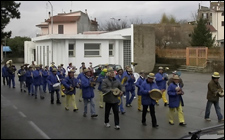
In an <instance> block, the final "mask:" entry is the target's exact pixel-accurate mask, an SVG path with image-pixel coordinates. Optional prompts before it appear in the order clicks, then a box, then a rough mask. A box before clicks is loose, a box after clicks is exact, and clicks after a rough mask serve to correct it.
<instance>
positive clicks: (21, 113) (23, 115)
mask: <svg viewBox="0 0 225 140" xmlns="http://www.w3.org/2000/svg"><path fill="white" fill-rule="evenodd" d="M18 113H19V114H20V115H21V116H22V117H24V118H26V117H27V116H26V115H25V114H23V112H21V111H19V112H18Z"/></svg>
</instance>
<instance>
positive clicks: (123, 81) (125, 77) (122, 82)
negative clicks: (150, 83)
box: [121, 76, 128, 85]
mask: <svg viewBox="0 0 225 140" xmlns="http://www.w3.org/2000/svg"><path fill="white" fill-rule="evenodd" d="M127 79H128V77H127V76H124V77H123V79H122V81H121V84H122V85H123V84H124V83H126V82H127Z"/></svg>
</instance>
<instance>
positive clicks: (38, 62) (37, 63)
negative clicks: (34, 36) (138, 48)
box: [37, 46, 39, 64]
mask: <svg viewBox="0 0 225 140" xmlns="http://www.w3.org/2000/svg"><path fill="white" fill-rule="evenodd" d="M38 58H39V57H38V46H37V64H39V61H38Z"/></svg>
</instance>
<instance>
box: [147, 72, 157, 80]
mask: <svg viewBox="0 0 225 140" xmlns="http://www.w3.org/2000/svg"><path fill="white" fill-rule="evenodd" d="M147 77H148V78H152V79H154V78H155V74H154V73H149V74H148V75H147Z"/></svg>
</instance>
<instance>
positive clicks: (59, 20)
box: [46, 16, 80, 23]
mask: <svg viewBox="0 0 225 140" xmlns="http://www.w3.org/2000/svg"><path fill="white" fill-rule="evenodd" d="M79 19H80V16H53V22H54V23H64V22H76V21H78V20H79ZM46 22H49V23H51V18H50V19H47V20H46Z"/></svg>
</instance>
